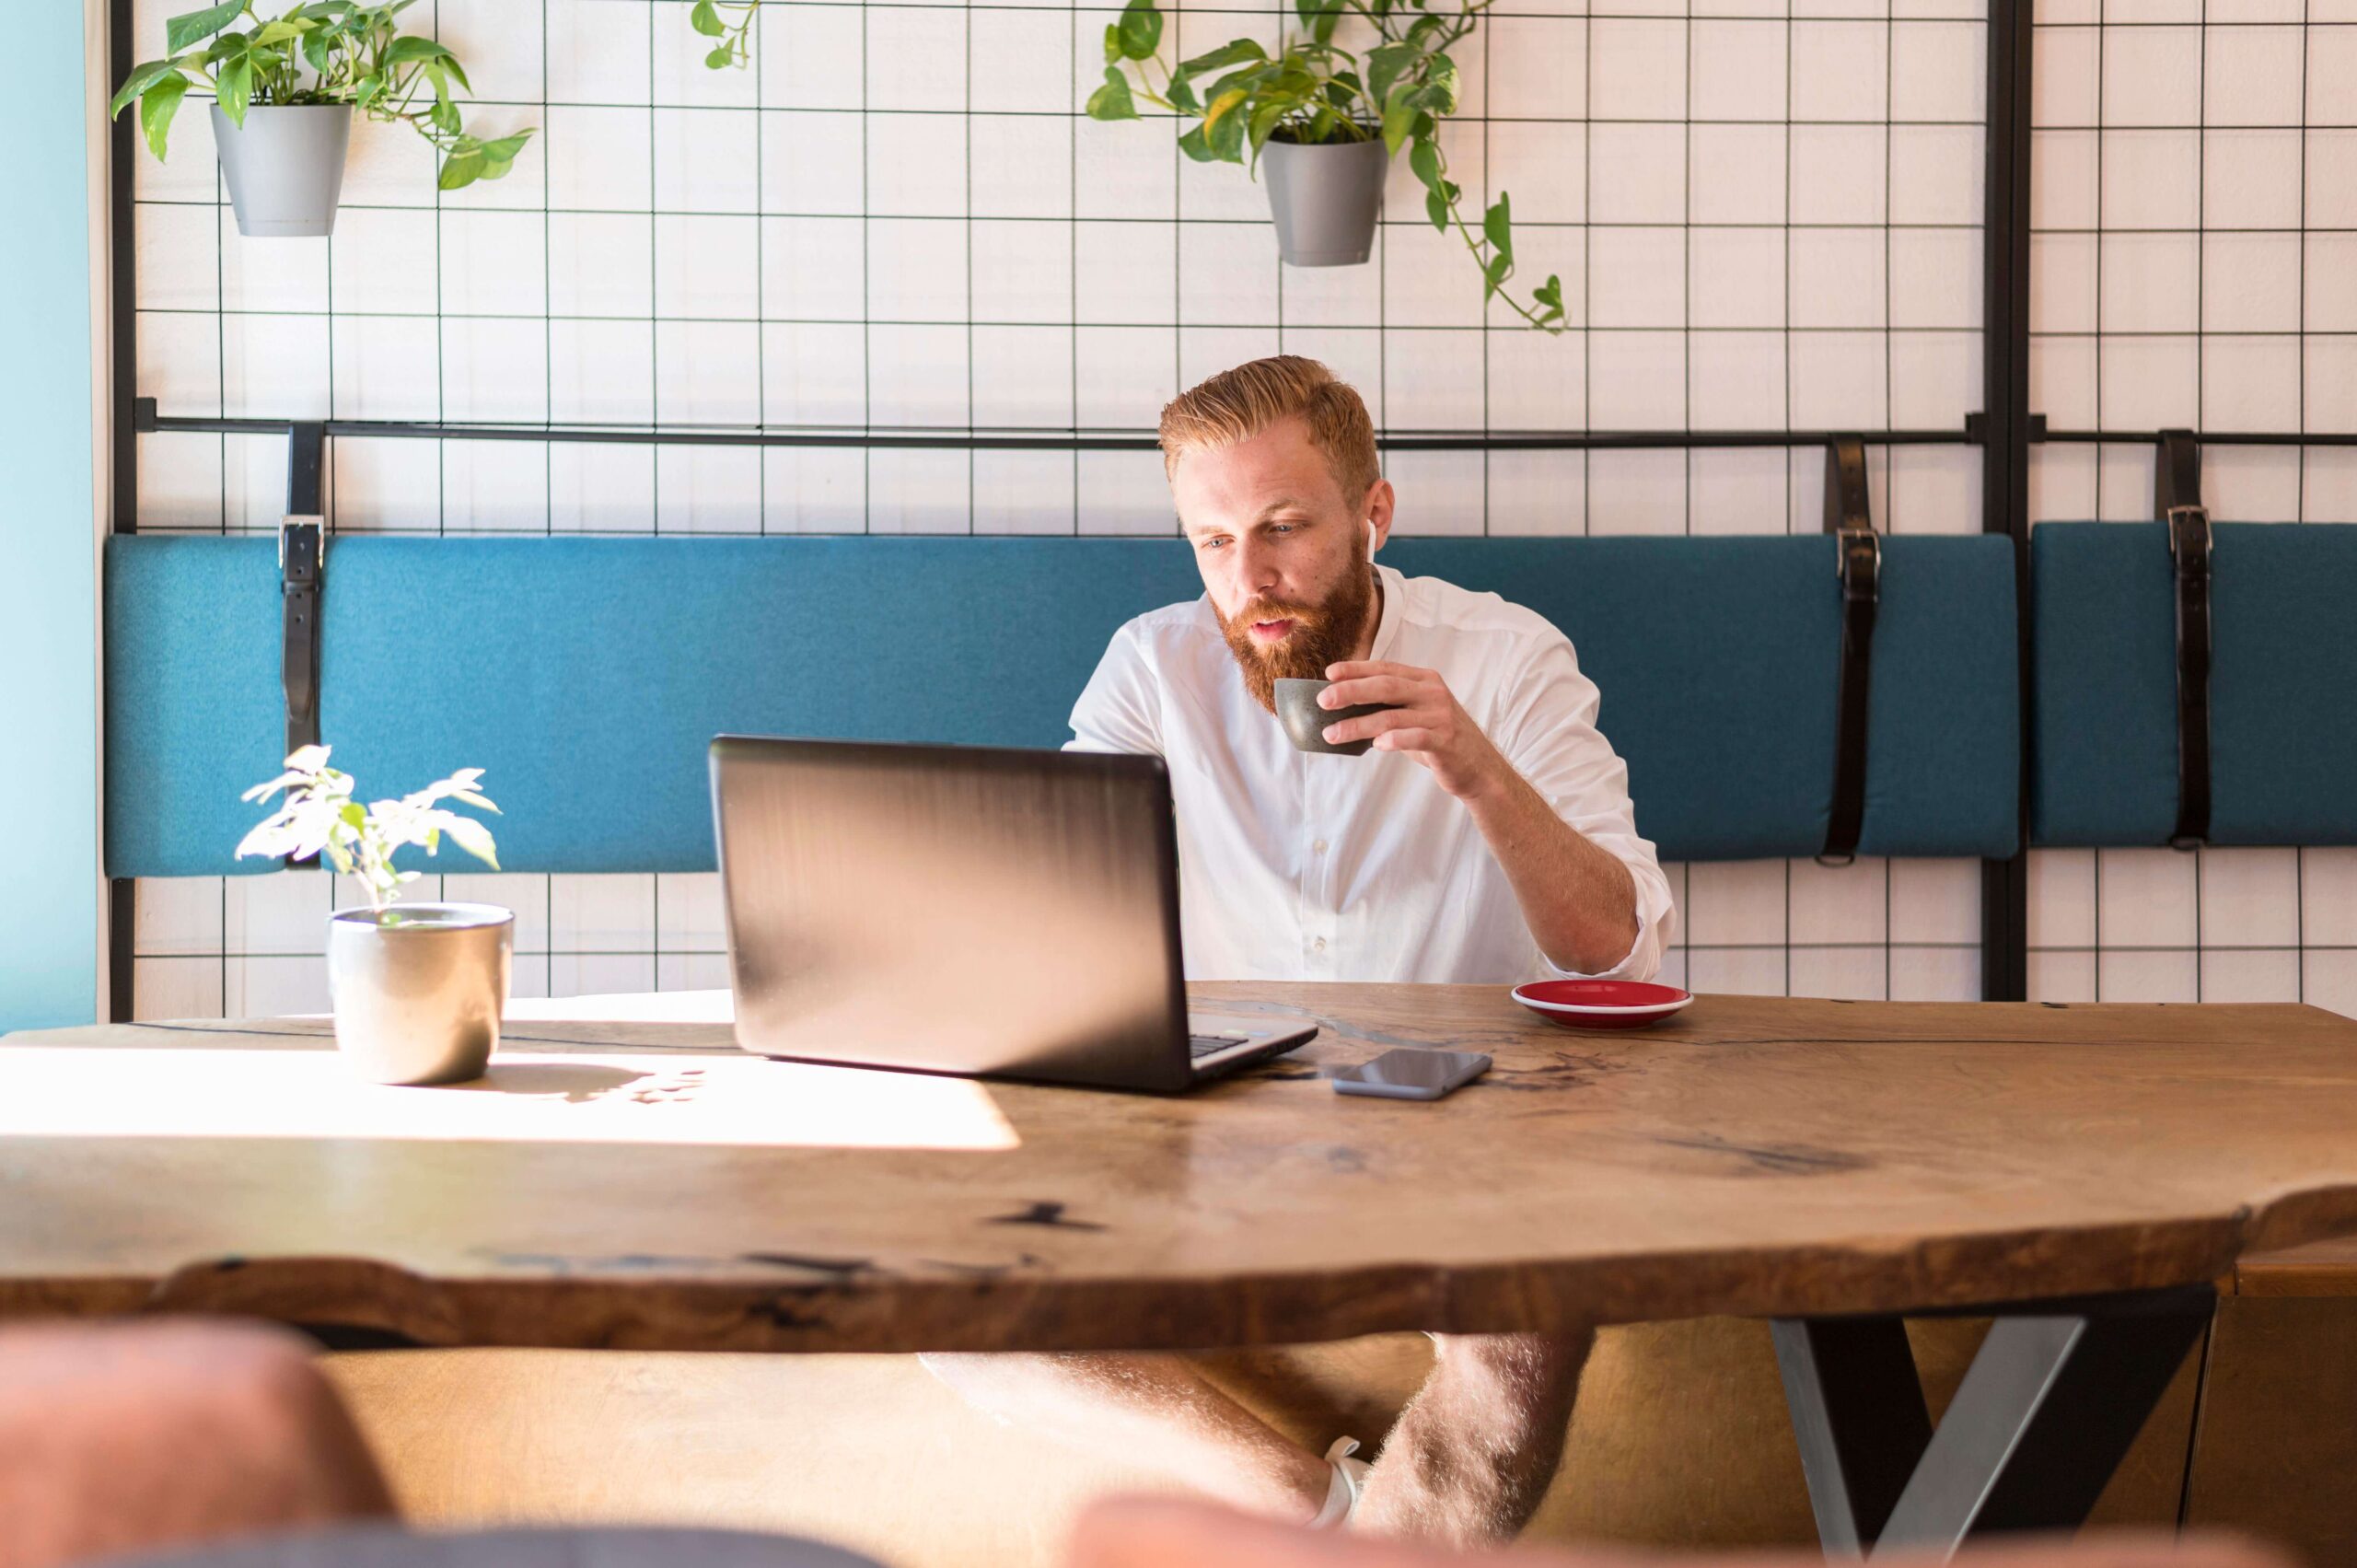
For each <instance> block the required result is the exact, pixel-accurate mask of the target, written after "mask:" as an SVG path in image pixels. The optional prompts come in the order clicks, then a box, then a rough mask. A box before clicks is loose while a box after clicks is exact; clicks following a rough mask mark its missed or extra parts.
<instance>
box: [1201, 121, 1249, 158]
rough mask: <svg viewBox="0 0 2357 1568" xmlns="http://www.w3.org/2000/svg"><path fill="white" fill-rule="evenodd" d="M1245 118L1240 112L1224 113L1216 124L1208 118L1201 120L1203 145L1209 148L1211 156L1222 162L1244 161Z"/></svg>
mask: <svg viewBox="0 0 2357 1568" xmlns="http://www.w3.org/2000/svg"><path fill="white" fill-rule="evenodd" d="M1245 118H1246V117H1245V116H1243V115H1241V114H1226V115H1223V116H1221V118H1220V122H1219V123H1218V124H1216V125H1214V124H1213V123H1212V122H1211V121H1210V120H1208V119H1206V120H1205V121H1204V122H1203V145H1206V146H1208V147H1210V148H1211V150H1212V157H1215V158H1217V159H1219V161H1220V162H1222V163H1242V162H1243V161H1244V122H1245Z"/></svg>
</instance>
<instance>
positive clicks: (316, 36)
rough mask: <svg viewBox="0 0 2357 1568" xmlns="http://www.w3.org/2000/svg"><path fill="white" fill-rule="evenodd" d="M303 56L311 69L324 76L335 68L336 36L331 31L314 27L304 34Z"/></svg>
mask: <svg viewBox="0 0 2357 1568" xmlns="http://www.w3.org/2000/svg"><path fill="white" fill-rule="evenodd" d="M303 58H304V59H306V60H308V61H309V62H310V63H311V69H312V70H314V71H317V72H318V73H319V75H322V76H324V75H328V73H330V72H331V71H332V70H334V69H335V38H334V35H333V34H331V33H327V32H322V31H319V30H318V29H313V30H312V31H310V32H307V33H305V34H304V35H303Z"/></svg>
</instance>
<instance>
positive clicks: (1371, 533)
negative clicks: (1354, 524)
mask: <svg viewBox="0 0 2357 1568" xmlns="http://www.w3.org/2000/svg"><path fill="white" fill-rule="evenodd" d="M1366 552H1367V554H1368V555H1370V556H1372V555H1374V553H1375V519H1374V518H1373V517H1369V518H1368V519H1367V520H1366Z"/></svg>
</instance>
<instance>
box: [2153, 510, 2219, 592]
mask: <svg viewBox="0 0 2357 1568" xmlns="http://www.w3.org/2000/svg"><path fill="white" fill-rule="evenodd" d="M2163 520H2164V521H2165V522H2166V523H2167V524H2168V526H2169V555H2170V557H2171V558H2172V559H2173V560H2174V561H2175V562H2176V563H2177V581H2178V582H2180V583H2195V582H2199V583H2207V582H2208V581H2209V580H2210V509H2209V508H2208V507H2206V506H2203V505H2200V504H2199V503H2197V504H2195V505H2190V506H2172V507H2170V508H2169V509H2168V511H2167V513H2166V514H2165V516H2164V517H2163Z"/></svg>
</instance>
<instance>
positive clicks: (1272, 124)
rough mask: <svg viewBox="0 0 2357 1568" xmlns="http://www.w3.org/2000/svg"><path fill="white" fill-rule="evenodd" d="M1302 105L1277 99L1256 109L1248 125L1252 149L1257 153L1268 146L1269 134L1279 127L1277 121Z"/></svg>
mask: <svg viewBox="0 0 2357 1568" xmlns="http://www.w3.org/2000/svg"><path fill="white" fill-rule="evenodd" d="M1300 107H1301V106H1300V104H1299V103H1298V102H1295V101H1293V100H1290V99H1272V100H1271V101H1270V102H1267V103H1264V104H1262V105H1260V107H1259V108H1258V109H1255V110H1253V111H1252V119H1251V121H1250V123H1249V127H1248V129H1249V134H1248V136H1247V137H1246V140H1248V141H1249V142H1250V143H1251V144H1252V150H1253V151H1254V152H1256V153H1257V152H1259V151H1260V149H1261V148H1262V147H1264V146H1266V145H1268V142H1269V134H1270V133H1271V132H1272V131H1274V130H1275V129H1276V128H1277V122H1279V121H1281V120H1283V118H1284V117H1285V116H1286V115H1288V114H1291V113H1292V112H1293V111H1294V110H1296V109H1298V108H1300Z"/></svg>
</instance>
